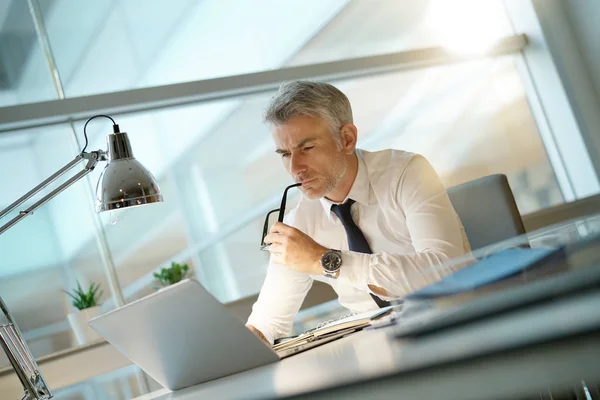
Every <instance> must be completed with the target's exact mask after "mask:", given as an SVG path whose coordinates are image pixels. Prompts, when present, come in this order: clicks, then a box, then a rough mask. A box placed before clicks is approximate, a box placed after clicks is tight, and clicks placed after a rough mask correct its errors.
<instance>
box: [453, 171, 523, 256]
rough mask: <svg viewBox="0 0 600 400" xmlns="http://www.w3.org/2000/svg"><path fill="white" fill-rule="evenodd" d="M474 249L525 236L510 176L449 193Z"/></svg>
mask: <svg viewBox="0 0 600 400" xmlns="http://www.w3.org/2000/svg"><path fill="white" fill-rule="evenodd" d="M448 196H449V197H450V201H451V202H452V205H453V206H454V209H455V210H456V213H457V214H458V216H459V217H460V220H461V221H462V223H463V226H464V228H465V233H466V234H467V238H468V239H469V243H470V244H471V249H472V250H476V249H479V248H481V247H484V246H487V245H490V244H493V243H497V242H500V241H502V240H505V239H509V238H511V237H514V236H518V235H521V234H523V233H525V227H524V226H523V221H522V220H521V214H519V209H518V208H517V203H515V198H514V196H513V194H512V191H511V190H510V185H509V184H508V179H506V175H500V174H498V175H489V176H485V177H483V178H479V179H476V180H473V181H469V182H465V183H463V184H460V185H457V186H453V187H451V188H449V189H448Z"/></svg>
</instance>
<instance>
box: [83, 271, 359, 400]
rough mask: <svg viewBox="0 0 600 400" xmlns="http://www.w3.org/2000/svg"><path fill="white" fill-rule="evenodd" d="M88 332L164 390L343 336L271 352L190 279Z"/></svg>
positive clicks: (110, 316)
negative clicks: (113, 349) (95, 334)
mask: <svg viewBox="0 0 600 400" xmlns="http://www.w3.org/2000/svg"><path fill="white" fill-rule="evenodd" d="M89 326H90V327H91V328H92V329H94V330H95V331H96V332H98V334H100V335H101V336H102V337H103V338H105V339H106V340H107V341H108V342H109V343H110V344H112V345H113V346H114V347H115V348H116V349H117V350H119V351H120V352H121V353H122V354H123V355H125V357H127V358H128V359H130V360H131V361H132V362H133V363H134V364H136V365H137V366H138V367H140V368H141V369H142V370H144V372H146V373H147V374H148V375H150V376H151V377H152V378H153V379H154V380H156V381H157V382H158V383H160V384H161V385H162V386H164V387H166V388H168V389H170V390H178V389H183V388H185V387H188V386H193V385H197V384H199V383H202V382H206V381H209V380H212V379H216V378H220V377H223V376H227V375H231V374H235V373H238V372H242V371H245V370H248V369H251V368H255V367H260V366H262V365H266V364H270V363H274V362H276V361H279V360H280V359H281V358H284V357H287V356H290V355H293V354H297V353H299V352H301V351H304V350H306V349H309V348H311V347H315V346H319V345H322V344H324V343H327V342H330V341H332V340H335V339H338V338H340V337H342V336H344V335H345V334H347V332H345V333H344V332H341V333H340V334H336V335H332V336H330V337H327V338H326V339H322V340H318V341H314V342H308V343H303V344H301V345H299V346H295V347H293V348H290V349H286V350H285V351H283V352H275V351H274V350H272V349H271V347H270V346H269V345H267V344H266V343H264V342H263V341H262V340H260V339H259V338H258V337H256V335H254V334H253V333H252V332H251V331H250V330H249V329H248V328H246V327H245V326H244V324H243V323H242V322H240V321H239V320H238V319H236V318H235V317H234V316H233V315H232V314H231V313H230V312H229V311H228V310H227V309H226V308H225V306H224V305H223V304H221V303H220V302H219V301H217V299H215V298H214V297H213V296H212V295H211V294H210V293H208V291H206V289H205V288H204V287H203V286H202V285H201V284H200V283H199V282H198V281H197V280H195V279H186V280H183V281H181V282H178V283H176V284H174V285H171V286H169V287H167V288H165V289H162V290H160V291H158V292H156V293H153V294H151V295H149V296H146V297H144V298H142V299H139V300H136V301H134V302H132V303H129V304H127V305H126V306H124V307H121V308H118V309H116V310H113V311H111V312H108V313H106V314H104V315H101V316H99V317H96V318H93V319H91V320H90V321H89Z"/></svg>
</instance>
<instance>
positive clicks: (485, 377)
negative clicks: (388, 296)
mask: <svg viewBox="0 0 600 400" xmlns="http://www.w3.org/2000/svg"><path fill="white" fill-rule="evenodd" d="M581 222H582V221H578V222H577V223H576V224H562V225H561V226H560V227H551V228H550V229H547V230H545V232H546V234H545V235H542V234H541V233H540V232H534V233H533V234H530V235H528V236H524V237H521V238H516V239H511V240H510V241H508V242H506V243H504V244H498V245H494V249H499V248H506V247H512V246H514V245H521V244H523V243H532V244H534V243H537V244H538V245H539V244H547V243H553V244H556V243H567V242H571V241H575V240H578V239H579V238H580V237H582V236H586V235H588V234H589V233H595V232H598V229H597V228H598V227H599V226H600V224H598V222H600V217H595V218H594V219H588V220H587V221H585V223H584V224H582V223H581ZM534 239H535V240H534ZM536 241H537V242H536ZM488 251H490V249H483V250H482V251H481V252H479V253H480V254H481V253H485V252H488ZM476 253H477V252H476ZM597 267H599V268H600V265H597ZM599 364H600V289H598V288H596V289H592V290H589V291H587V292H585V293H580V294H578V295H576V296H575V295H574V296H570V297H567V298H564V299H561V300H560V301H553V302H547V303H542V304H538V305H534V306H529V307H525V308H522V309H519V310H517V311H512V312H509V313H506V314H500V315H498V316H494V317H489V318H487V319H484V320H480V321H477V322H472V323H469V324H465V325H462V326H459V327H455V328H451V329H447V330H444V331H441V332H438V333H434V334H430V335H427V336H424V337H419V338H412V339H397V338H395V337H394V327H388V328H383V329H380V330H374V331H363V332H359V333H357V334H354V335H352V336H349V337H346V338H343V339H340V340H338V341H336V342H332V343H329V344H326V345H324V346H321V347H318V348H315V349H312V350H310V351H308V352H305V353H301V354H298V355H296V356H293V357H290V358H287V359H284V360H282V361H280V362H278V363H275V364H271V365H267V366H264V367H260V368H256V369H253V370H249V371H245V372H242V373H239V374H235V375H232V376H228V377H224V378H221V379H217V380H214V381H211V382H207V383H204V384H200V385H197V386H194V387H190V388H187V389H183V390H180V391H177V392H173V393H165V391H157V392H155V393H152V394H149V395H145V396H142V397H141V398H139V400H142V399H143V400H149V399H152V400H158V399H160V400H167V399H169V400H171V399H176V400H191V399H259V398H260V399H263V398H287V397H292V398H310V399H319V398H332V397H334V398H342V397H343V398H350V399H352V398H357V399H358V398H360V399H364V398H369V399H378V398H400V397H402V398H407V399H429V398H432V399H433V398H439V399H488V398H489V399H497V398H515V397H517V398H523V397H526V396H527V397H530V396H531V398H538V399H539V398H540V395H541V394H542V395H544V394H546V395H549V397H547V398H557V397H556V394H557V393H559V394H560V393H561V390H565V389H568V388H569V387H579V388H581V387H583V385H585V387H586V388H587V390H589V391H591V392H592V393H595V391H596V392H597V390H598V388H599V387H600V368H599V367H598V365H599ZM550 393H552V394H550ZM563 393H564V392H563ZM598 395H599V396H600V393H598ZM542 398H544V397H542ZM588 398H595V397H588Z"/></svg>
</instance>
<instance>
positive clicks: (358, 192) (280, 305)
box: [248, 150, 470, 343]
mask: <svg viewBox="0 0 600 400" xmlns="http://www.w3.org/2000/svg"><path fill="white" fill-rule="evenodd" d="M356 154H357V156H358V172H357V175H356V179H355V181H354V184H353V185H352V188H351V189H350V192H349V194H348V198H350V199H353V200H354V201H355V204H354V205H353V206H352V210H351V211H352V218H353V220H354V222H355V223H356V225H358V226H359V228H360V229H361V230H362V232H363V234H364V235H365V237H366V239H367V241H368V242H369V245H370V247H371V249H372V251H373V254H364V253H357V252H352V251H349V250H348V239H347V236H346V231H345V229H344V227H343V225H342V223H341V222H340V220H339V219H338V218H337V216H336V215H335V214H334V213H333V212H332V211H331V205H332V204H334V203H332V202H331V201H329V200H327V199H325V198H321V199H319V200H307V199H306V198H304V197H303V198H302V199H301V200H300V202H299V203H298V205H297V206H296V208H294V209H293V210H292V211H291V212H290V213H289V214H288V215H287V216H286V217H285V220H284V223H286V224H287V225H290V226H293V227H295V228H297V229H299V230H301V231H302V232H304V233H306V234H307V235H308V236H310V237H311V238H313V240H315V241H316V242H317V243H319V244H321V245H322V246H325V247H327V248H331V249H338V250H342V260H343V263H342V267H341V270H340V275H339V277H338V279H333V278H329V277H326V276H324V275H308V274H305V273H301V272H297V271H294V270H292V269H290V268H288V267H286V266H283V265H279V264H275V263H272V262H271V263H270V264H269V267H268V269H267V276H266V278H265V281H264V283H263V287H262V289H261V291H260V295H259V297H258V300H257V301H256V303H255V304H254V306H253V308H252V314H251V315H250V317H249V318H248V324H250V325H253V326H254V327H255V328H257V329H258V330H260V331H261V332H262V333H263V334H264V335H265V337H266V338H267V339H268V340H269V341H270V342H271V343H272V342H273V340H274V339H275V338H278V337H281V336H286V335H288V334H289V331H290V330H291V327H292V323H293V321H294V319H295V317H296V314H297V312H298V310H299V309H300V306H301V305H302V302H303V300H304V297H305V295H306V293H307V292H308V290H309V289H310V287H311V285H312V282H313V280H318V281H321V282H325V283H327V284H329V285H331V286H332V287H333V289H334V290H335V291H336V293H337V294H338V297H339V302H340V303H341V304H342V305H343V306H344V307H346V308H348V309H349V310H351V311H357V312H362V311H367V310H375V309H377V308H378V306H377V304H376V303H375V301H374V300H373V298H372V297H371V296H370V295H369V293H370V292H371V291H370V289H369V286H368V285H374V286H377V287H380V288H383V289H385V290H386V291H387V292H388V293H389V294H390V296H381V295H378V297H380V298H381V299H383V300H391V299H393V298H399V297H403V296H405V295H406V294H408V293H410V292H413V291H415V290H417V289H419V288H421V287H423V286H426V285H428V284H430V283H433V282H435V281H437V280H439V279H441V278H442V277H443V276H444V275H445V273H442V272H440V269H439V268H434V267H436V266H438V265H439V264H441V263H443V262H445V261H447V260H449V259H450V258H454V257H458V256H461V255H463V254H466V253H468V252H469V251H470V248H469V243H468V241H467V239H466V235H465V233H464V229H463V227H462V224H461V222H460V219H459V218H458V216H457V214H456V212H455V211H454V208H453V207H452V204H451V203H450V200H449V198H448V195H447V193H446V190H445V189H444V186H443V185H442V183H441V182H440V179H439V177H438V175H437V173H436V172H435V170H434V169H433V168H432V167H431V165H430V164H429V162H428V161H427V160H426V159H425V158H424V157H423V156H420V155H417V154H413V153H408V152H405V151H400V150H384V151H379V152H367V151H364V150H357V151H356Z"/></svg>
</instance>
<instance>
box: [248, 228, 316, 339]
mask: <svg viewBox="0 0 600 400" xmlns="http://www.w3.org/2000/svg"><path fill="white" fill-rule="evenodd" d="M290 220H291V218H290V219H289V220H288V218H286V219H285V221H284V222H285V223H286V224H288V225H291V222H290ZM312 283H313V279H312V278H311V276H310V275H308V274H304V273H301V272H298V271H294V270H292V269H290V268H288V267H286V266H283V265H279V264H275V263H273V262H270V261H269V267H268V268H267V275H266V277H265V281H264V283H263V286H262V288H261V290H260V294H259V295H258V299H257V300H256V302H255V303H254V305H253V306H252V313H251V314H250V317H249V318H248V322H247V324H249V325H252V326H254V327H255V328H256V329H258V330H259V331H260V332H261V333H262V334H263V335H265V337H266V338H267V340H268V341H269V342H270V343H273V341H274V340H275V339H276V338H279V337H282V336H288V335H289V333H290V331H291V329H292V324H293V322H294V319H295V318H296V314H297V313H298V310H300V306H301V305H302V302H303V301H304V298H305V297H306V293H308V290H309V289H310V288H311V286H312Z"/></svg>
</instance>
